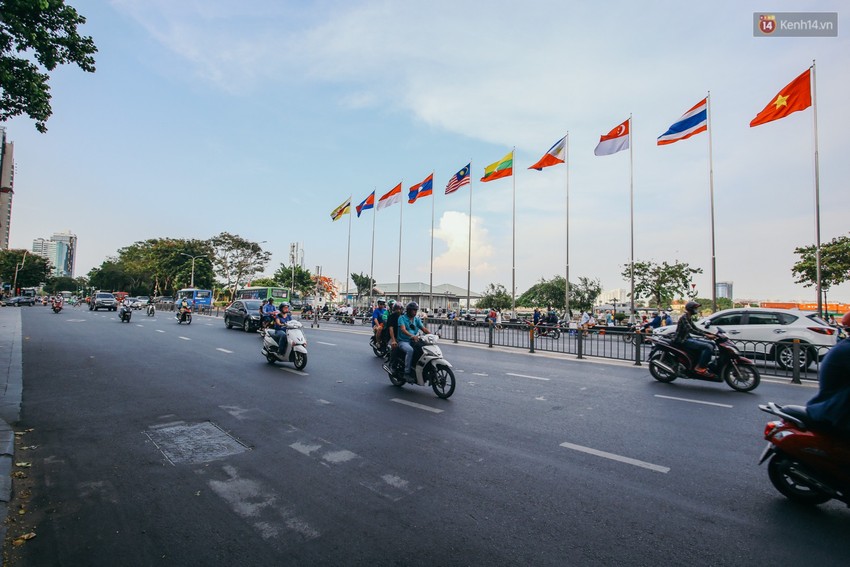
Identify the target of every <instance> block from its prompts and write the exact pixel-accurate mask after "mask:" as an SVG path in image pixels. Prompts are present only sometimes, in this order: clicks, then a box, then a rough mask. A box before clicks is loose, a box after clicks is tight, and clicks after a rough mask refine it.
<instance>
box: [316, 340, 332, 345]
mask: <svg viewBox="0 0 850 567" xmlns="http://www.w3.org/2000/svg"><path fill="white" fill-rule="evenodd" d="M316 342H317V343H319V344H320V345H328V346H336V345H335V344H334V343H323V342H322V341H316Z"/></svg>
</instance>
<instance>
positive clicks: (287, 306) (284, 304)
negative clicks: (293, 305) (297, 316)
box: [278, 301, 289, 311]
mask: <svg viewBox="0 0 850 567" xmlns="http://www.w3.org/2000/svg"><path fill="white" fill-rule="evenodd" d="M284 307H286V308H287V309H289V304H288V303H287V302H285V301H282V302H281V303H280V307H278V309H280V310H281V311H283V308H284Z"/></svg>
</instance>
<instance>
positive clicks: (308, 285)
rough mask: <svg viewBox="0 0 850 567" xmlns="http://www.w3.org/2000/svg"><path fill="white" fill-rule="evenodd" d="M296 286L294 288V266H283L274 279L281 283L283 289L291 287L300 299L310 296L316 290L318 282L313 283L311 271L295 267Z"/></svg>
mask: <svg viewBox="0 0 850 567" xmlns="http://www.w3.org/2000/svg"><path fill="white" fill-rule="evenodd" d="M294 274H295V279H294V282H295V285H294V286H293V278H292V276H293V271H292V266H286V265H285V264H281V265H280V267H279V268H278V269H277V271H276V272H275V273H274V279H275V280H276V281H278V282H280V284H279V285H282V286H283V287H291V288H292V289H293V290H294V291H295V293H297V294H298V295H299V297H304V296H305V295H309V294H311V293H313V292H314V291H315V290H316V282H314V281H313V276H312V275H310V270H305V269H304V268H302V267H301V266H295V272H294Z"/></svg>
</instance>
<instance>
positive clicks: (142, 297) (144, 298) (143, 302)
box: [136, 295, 151, 309]
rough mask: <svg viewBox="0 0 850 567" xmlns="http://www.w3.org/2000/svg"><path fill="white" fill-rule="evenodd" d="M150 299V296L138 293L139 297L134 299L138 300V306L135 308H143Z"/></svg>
mask: <svg viewBox="0 0 850 567" xmlns="http://www.w3.org/2000/svg"><path fill="white" fill-rule="evenodd" d="M150 299H151V298H150V297H148V296H147V295H140V296H139V297H137V298H136V301H137V302H138V304H139V306H138V307H136V309H144V308H145V307H147V306H148V301H150Z"/></svg>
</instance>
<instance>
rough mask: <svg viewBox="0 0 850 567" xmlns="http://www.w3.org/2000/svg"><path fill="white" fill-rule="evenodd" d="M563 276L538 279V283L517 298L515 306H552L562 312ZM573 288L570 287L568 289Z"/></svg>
mask: <svg viewBox="0 0 850 567" xmlns="http://www.w3.org/2000/svg"><path fill="white" fill-rule="evenodd" d="M565 281H566V280H565V279H564V277H563V276H555V277H554V278H552V279H551V280H548V281H547V280H546V279H545V278H540V281H539V282H538V283H536V284H534V285H533V286H531V287H530V288H528V289H527V290H526V292H525V293H523V294H522V295H520V296H519V297H518V298H517V305H521V306H522V307H540V306H546V307H548V306H550V305H551V306H552V307H554V308H555V309H558V310H561V311H563V309H564V295H565V289H564V282H565ZM572 287H573V286H572V285H570V288H572Z"/></svg>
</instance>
